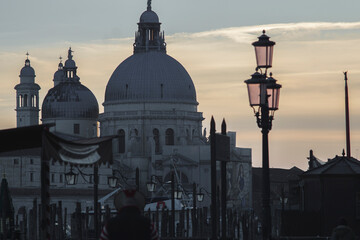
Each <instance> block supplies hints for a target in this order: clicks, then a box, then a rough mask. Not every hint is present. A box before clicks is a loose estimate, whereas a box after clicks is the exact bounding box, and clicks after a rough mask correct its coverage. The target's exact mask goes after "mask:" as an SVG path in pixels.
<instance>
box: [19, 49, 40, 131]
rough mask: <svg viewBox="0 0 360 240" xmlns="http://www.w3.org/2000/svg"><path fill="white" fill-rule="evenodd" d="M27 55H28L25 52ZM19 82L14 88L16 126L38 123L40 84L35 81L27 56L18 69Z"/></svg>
mask: <svg viewBox="0 0 360 240" xmlns="http://www.w3.org/2000/svg"><path fill="white" fill-rule="evenodd" d="M27 55H29V54H28V53H27ZM19 77H20V83H19V84H17V85H16V86H15V90H16V108H15V111H16V126H17V127H25V126H31V125H37V124H39V111H40V109H39V90H40V86H39V85H38V84H36V83H35V71H34V69H33V68H32V67H31V66H30V60H29V58H26V60H25V66H24V67H23V68H22V69H21V71H20V75H19Z"/></svg>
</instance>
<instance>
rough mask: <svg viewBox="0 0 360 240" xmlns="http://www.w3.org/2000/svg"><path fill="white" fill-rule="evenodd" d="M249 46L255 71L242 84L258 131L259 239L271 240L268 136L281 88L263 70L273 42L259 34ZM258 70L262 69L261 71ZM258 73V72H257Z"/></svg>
mask: <svg viewBox="0 0 360 240" xmlns="http://www.w3.org/2000/svg"><path fill="white" fill-rule="evenodd" d="M258 39H259V40H258V41H256V42H254V43H253V44H252V45H253V46H254V47H255V54H256V62H257V68H256V70H257V71H256V72H255V73H254V74H252V75H251V79H248V80H246V81H245V83H246V84H247V88H248V94H249V102H250V106H251V107H252V108H253V109H254V113H255V117H256V122H257V125H258V127H259V128H261V132H262V185H263V189H262V198H263V199H262V200H263V224H262V229H263V239H264V240H269V239H270V238H271V210H270V174H269V142H268V134H269V131H270V130H271V127H272V120H273V119H274V112H275V111H276V110H278V106H279V96H280V88H281V85H280V84H277V83H276V80H275V79H274V78H273V77H272V74H271V73H270V77H268V76H267V69H268V68H271V67H272V59H273V52H274V49H273V47H274V45H275V42H273V41H270V40H269V39H270V38H269V37H268V36H267V35H265V30H264V31H263V34H262V35H261V36H260V37H258ZM262 69H265V71H264V72H263V71H262ZM258 70H260V73H259V72H258Z"/></svg>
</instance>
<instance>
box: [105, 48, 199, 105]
mask: <svg viewBox="0 0 360 240" xmlns="http://www.w3.org/2000/svg"><path fill="white" fill-rule="evenodd" d="M117 101H129V102H144V101H156V102H177V103H190V104H197V101H196V91H195V87H194V84H193V81H192V80H191V77H190V76H189V74H188V73H187V71H186V70H185V68H184V67H183V66H182V65H181V64H180V63H179V62H178V61H176V60H175V59H174V58H172V57H170V56H169V55H167V54H166V53H164V52H157V51H149V52H143V53H136V54H134V55H132V56H130V57H129V58H127V59H126V60H125V61H123V62H122V63H121V64H120V65H119V66H118V67H117V68H116V69H115V71H114V72H113V74H112V76H111V77H110V80H109V82H108V84H107V86H106V91H105V102H104V105H105V104H107V103H111V102H117Z"/></svg>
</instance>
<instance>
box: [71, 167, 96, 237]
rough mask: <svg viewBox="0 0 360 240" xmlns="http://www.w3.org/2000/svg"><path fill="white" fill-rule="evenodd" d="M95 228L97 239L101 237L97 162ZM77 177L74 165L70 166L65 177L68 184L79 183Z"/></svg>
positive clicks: (94, 174)
mask: <svg viewBox="0 0 360 240" xmlns="http://www.w3.org/2000/svg"><path fill="white" fill-rule="evenodd" d="M93 167H94V173H93V176H94V230H95V236H96V239H98V238H99V235H100V234H99V232H100V231H99V230H100V229H99V218H98V211H99V209H98V185H99V166H98V164H97V163H95V164H94V166H93ZM78 171H79V173H80V174H81V175H89V174H85V173H83V172H81V171H80V170H79V169H78ZM77 177H78V174H76V173H74V172H73V166H72V165H71V166H70V172H68V173H65V179H66V184H68V185H75V184H76V183H77Z"/></svg>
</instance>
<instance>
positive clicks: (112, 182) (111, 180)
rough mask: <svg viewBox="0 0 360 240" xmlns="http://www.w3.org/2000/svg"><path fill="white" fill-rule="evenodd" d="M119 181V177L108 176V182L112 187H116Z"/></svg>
mask: <svg viewBox="0 0 360 240" xmlns="http://www.w3.org/2000/svg"><path fill="white" fill-rule="evenodd" d="M117 183H118V178H117V177H115V176H114V175H113V176H110V177H108V184H109V186H110V187H111V188H115V187H116V186H117Z"/></svg>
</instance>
